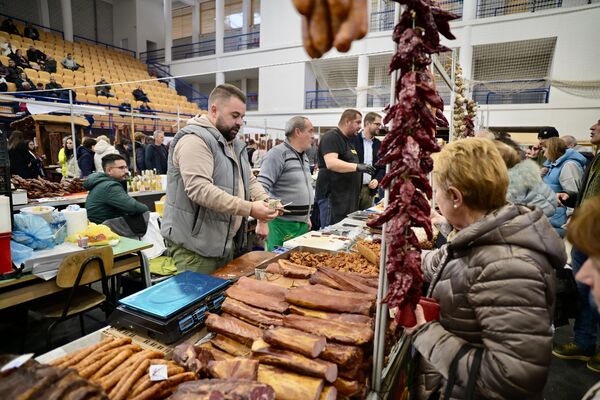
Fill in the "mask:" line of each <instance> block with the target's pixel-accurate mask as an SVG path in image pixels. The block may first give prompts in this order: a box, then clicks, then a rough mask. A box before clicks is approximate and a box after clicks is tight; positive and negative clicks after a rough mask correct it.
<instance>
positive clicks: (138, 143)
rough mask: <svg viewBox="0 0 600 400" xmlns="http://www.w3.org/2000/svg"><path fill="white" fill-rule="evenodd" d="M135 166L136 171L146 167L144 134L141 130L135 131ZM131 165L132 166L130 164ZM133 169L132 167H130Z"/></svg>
mask: <svg viewBox="0 0 600 400" xmlns="http://www.w3.org/2000/svg"><path fill="white" fill-rule="evenodd" d="M134 138H135V167H136V170H137V171H138V173H139V171H143V170H145V169H146V135H144V134H143V133H142V132H136V133H135V137H134ZM132 167H133V166H132ZM131 169H133V168H131Z"/></svg>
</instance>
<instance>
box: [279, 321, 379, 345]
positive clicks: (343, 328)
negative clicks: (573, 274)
mask: <svg viewBox="0 0 600 400" xmlns="http://www.w3.org/2000/svg"><path fill="white" fill-rule="evenodd" d="M283 326H286V327H290V328H296V329H299V330H301V331H304V332H309V333H313V334H317V335H321V336H325V337H326V338H327V339H328V340H334V341H336V342H341V343H347V344H355V345H362V344H365V343H369V342H370V341H371V340H373V331H372V330H371V328H370V327H368V326H366V325H364V324H354V323H350V322H338V321H328V320H325V319H319V318H312V317H303V316H300V315H293V314H290V315H286V316H285V317H284V318H283Z"/></svg>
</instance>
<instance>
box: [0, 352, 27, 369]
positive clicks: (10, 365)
mask: <svg viewBox="0 0 600 400" xmlns="http://www.w3.org/2000/svg"><path fill="white" fill-rule="evenodd" d="M31 357H33V353H28V354H23V355H22V356H19V357H17V358H15V359H14V360H12V361H10V362H9V363H7V364H4V366H3V367H2V369H0V372H4V371H8V370H9V369H13V368H19V367H20V366H21V365H23V364H25V363H26V362H27V361H29V360H30V359H31Z"/></svg>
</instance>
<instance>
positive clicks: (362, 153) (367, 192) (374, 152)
mask: <svg viewBox="0 0 600 400" xmlns="http://www.w3.org/2000/svg"><path fill="white" fill-rule="evenodd" d="M363 126H364V128H363V130H362V132H359V134H358V135H357V136H355V137H354V138H353V139H352V144H353V145H354V148H355V149H356V152H357V153H358V160H359V162H360V163H363V164H369V165H373V166H376V165H377V161H379V154H378V153H379V148H380V147H381V141H380V140H379V139H377V138H376V137H375V135H376V134H377V132H379V130H380V129H381V126H382V125H381V116H380V115H379V114H377V113H375V112H370V113H368V114H367V115H365V118H364V120H363ZM376 168H377V170H376V172H375V175H373V176H371V175H369V174H362V186H361V189H360V196H359V203H358V207H359V209H360V210H364V209H366V208H369V207H371V206H373V198H374V197H375V194H376V193H377V187H378V186H379V182H380V181H381V179H383V176H384V175H385V168H384V167H376Z"/></svg>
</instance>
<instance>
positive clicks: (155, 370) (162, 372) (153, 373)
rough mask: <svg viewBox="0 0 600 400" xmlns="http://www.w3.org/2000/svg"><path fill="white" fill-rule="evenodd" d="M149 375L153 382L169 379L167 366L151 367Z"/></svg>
mask: <svg viewBox="0 0 600 400" xmlns="http://www.w3.org/2000/svg"><path fill="white" fill-rule="evenodd" d="M148 373H149V374H150V380H151V381H164V380H165V379H167V378H168V376H167V366H166V365H162V364H158V365H151V366H150V370H149V372H148Z"/></svg>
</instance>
